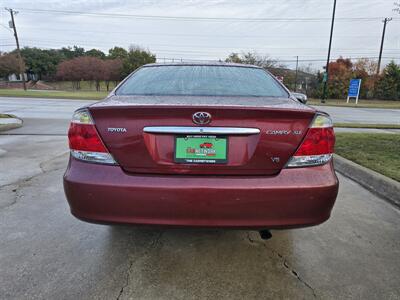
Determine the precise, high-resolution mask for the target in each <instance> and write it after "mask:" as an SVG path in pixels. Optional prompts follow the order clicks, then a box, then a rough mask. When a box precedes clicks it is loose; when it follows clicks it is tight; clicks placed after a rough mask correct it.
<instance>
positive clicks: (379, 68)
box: [376, 18, 392, 75]
mask: <svg viewBox="0 0 400 300" xmlns="http://www.w3.org/2000/svg"><path fill="white" fill-rule="evenodd" d="M390 21H392V18H385V19H383V20H382V22H383V31H382V40H381V49H380V50H379V59H378V68H377V70H376V74H377V75H379V72H380V70H381V60H382V51H383V42H384V40H385V32H386V24H387V23H388V22H390Z"/></svg>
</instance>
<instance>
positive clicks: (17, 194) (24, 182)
mask: <svg viewBox="0 0 400 300" xmlns="http://www.w3.org/2000/svg"><path fill="white" fill-rule="evenodd" d="M65 154H66V152H63V153H62V154H60V155H57V156H55V157H52V158H50V159H48V160H45V161H43V162H41V163H40V164H39V169H40V171H39V172H38V173H37V174H35V175H33V176H30V177H28V178H24V179H21V180H18V181H16V182H12V183H8V184H5V185H2V186H0V189H4V188H7V187H12V190H11V192H12V193H13V199H12V201H10V202H9V203H7V204H6V205H4V206H1V205H0V209H5V208H8V207H11V206H13V205H14V204H16V203H17V202H18V200H19V199H21V198H22V197H23V196H24V194H23V193H22V192H21V189H23V188H24V187H26V186H28V185H29V183H30V182H31V181H32V180H33V179H34V178H36V177H38V176H41V175H43V174H46V173H48V172H53V171H57V170H60V169H62V168H64V167H65V166H64V165H56V166H52V167H50V168H46V166H45V165H46V164H48V163H51V162H53V161H57V160H58V159H60V158H61V157H63V156H64V155H65Z"/></svg>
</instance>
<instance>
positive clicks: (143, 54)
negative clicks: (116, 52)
mask: <svg viewBox="0 0 400 300" xmlns="http://www.w3.org/2000/svg"><path fill="white" fill-rule="evenodd" d="M154 62H156V56H155V54H153V53H151V52H150V51H148V50H144V49H142V48H140V47H138V46H131V47H130V48H129V52H128V56H127V57H126V59H124V60H123V63H122V64H123V66H122V76H123V77H126V76H128V75H129V74H130V73H132V72H133V71H135V70H136V69H137V68H139V67H141V66H143V65H145V64H150V63H154Z"/></svg>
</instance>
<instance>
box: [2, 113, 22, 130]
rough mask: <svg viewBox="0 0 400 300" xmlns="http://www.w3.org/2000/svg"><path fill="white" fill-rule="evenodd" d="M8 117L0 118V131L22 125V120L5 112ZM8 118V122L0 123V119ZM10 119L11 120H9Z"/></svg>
mask: <svg viewBox="0 0 400 300" xmlns="http://www.w3.org/2000/svg"><path fill="white" fill-rule="evenodd" d="M7 115H8V116H9V118H8V117H7V118H0V132H1V131H7V130H11V129H15V128H19V127H22V125H23V123H24V120H22V119H21V118H18V117H16V116H14V115H10V114H7ZM2 119H3V120H8V122H5V123H2V122H1V120H2ZM10 121H11V122H10Z"/></svg>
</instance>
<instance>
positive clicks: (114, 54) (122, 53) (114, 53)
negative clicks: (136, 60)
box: [107, 47, 128, 60]
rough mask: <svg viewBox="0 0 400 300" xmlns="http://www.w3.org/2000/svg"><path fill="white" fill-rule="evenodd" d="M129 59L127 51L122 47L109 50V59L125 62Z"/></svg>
mask: <svg viewBox="0 0 400 300" xmlns="http://www.w3.org/2000/svg"><path fill="white" fill-rule="evenodd" d="M127 57H128V51H126V50H125V49H124V48H122V47H114V48H111V49H110V50H108V56H107V58H110V59H122V60H124V59H127Z"/></svg>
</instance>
